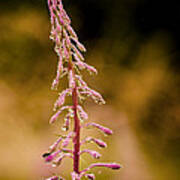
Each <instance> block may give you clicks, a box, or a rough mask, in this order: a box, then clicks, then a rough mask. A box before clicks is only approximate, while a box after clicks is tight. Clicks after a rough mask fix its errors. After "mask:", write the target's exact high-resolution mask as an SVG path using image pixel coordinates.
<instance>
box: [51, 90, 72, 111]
mask: <svg viewBox="0 0 180 180" xmlns="http://www.w3.org/2000/svg"><path fill="white" fill-rule="evenodd" d="M71 93H72V89H71V88H69V89H66V90H64V91H62V92H61V93H60V94H59V97H58V99H57V101H56V102H55V104H54V110H56V109H57V108H58V107H60V106H62V105H63V104H64V102H65V97H66V96H67V95H69V94H71Z"/></svg>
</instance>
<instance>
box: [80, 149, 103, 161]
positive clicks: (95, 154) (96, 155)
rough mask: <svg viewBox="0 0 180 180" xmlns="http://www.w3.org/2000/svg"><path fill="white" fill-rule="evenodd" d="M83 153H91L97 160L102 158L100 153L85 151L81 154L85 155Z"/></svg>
mask: <svg viewBox="0 0 180 180" xmlns="http://www.w3.org/2000/svg"><path fill="white" fill-rule="evenodd" d="M83 153H89V154H90V155H91V156H92V157H93V158H95V159H99V158H100V157H101V154H100V153H98V152H97V151H92V150H89V149H85V150H83V151H81V152H80V154H83Z"/></svg>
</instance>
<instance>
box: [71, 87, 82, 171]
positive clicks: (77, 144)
mask: <svg viewBox="0 0 180 180" xmlns="http://www.w3.org/2000/svg"><path fill="white" fill-rule="evenodd" d="M72 100H73V109H74V132H75V137H74V139H73V143H74V151H73V161H74V167H73V169H74V171H75V172H76V173H77V174H79V152H80V121H79V118H78V115H77V106H78V94H77V86H76V85H75V87H74V89H73V93H72Z"/></svg>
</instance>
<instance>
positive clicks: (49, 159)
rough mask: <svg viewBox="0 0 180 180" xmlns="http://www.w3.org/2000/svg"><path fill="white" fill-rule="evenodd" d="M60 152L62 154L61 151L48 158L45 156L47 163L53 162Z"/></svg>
mask: <svg viewBox="0 0 180 180" xmlns="http://www.w3.org/2000/svg"><path fill="white" fill-rule="evenodd" d="M60 152H61V150H59V151H56V152H54V153H52V154H50V155H48V156H47V157H46V156H45V155H44V156H45V161H46V162H51V161H52V160H54V158H55V157H56V156H57V155H58V154H59V153H60Z"/></svg>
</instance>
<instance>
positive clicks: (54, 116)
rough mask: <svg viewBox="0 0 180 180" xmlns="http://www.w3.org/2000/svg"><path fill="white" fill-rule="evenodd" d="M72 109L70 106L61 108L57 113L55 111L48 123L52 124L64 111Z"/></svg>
mask: <svg viewBox="0 0 180 180" xmlns="http://www.w3.org/2000/svg"><path fill="white" fill-rule="evenodd" d="M70 108H72V107H71V106H63V107H62V108H61V109H60V110H59V111H57V112H56V113H55V114H54V115H53V116H52V117H51V119H50V121H49V123H50V124H52V123H54V122H55V121H56V120H57V118H58V117H59V115H60V114H61V112H62V111H64V110H65V109H70Z"/></svg>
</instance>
